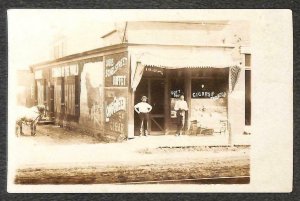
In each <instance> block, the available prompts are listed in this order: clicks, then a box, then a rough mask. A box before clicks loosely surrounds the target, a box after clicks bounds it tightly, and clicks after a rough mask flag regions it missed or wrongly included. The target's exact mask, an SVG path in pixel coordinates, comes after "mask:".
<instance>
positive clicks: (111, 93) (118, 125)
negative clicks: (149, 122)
mask: <svg viewBox="0 0 300 201" xmlns="http://www.w3.org/2000/svg"><path fill="white" fill-rule="evenodd" d="M127 112H128V111H127V88H126V89H124V88H123V89H122V88H113V89H111V88H110V89H107V88H106V89H105V109H104V113H105V133H107V134H109V135H110V136H112V137H114V138H119V137H125V136H127Z"/></svg>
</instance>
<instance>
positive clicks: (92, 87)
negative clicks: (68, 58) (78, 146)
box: [80, 62, 104, 130]
mask: <svg viewBox="0 0 300 201" xmlns="http://www.w3.org/2000/svg"><path fill="white" fill-rule="evenodd" d="M103 67H104V65H103V62H94V63H93V62H91V63H85V64H84V66H83V69H82V72H81V75H80V77H81V82H80V84H81V89H80V123H81V124H84V125H85V126H87V127H90V128H93V129H97V130H103V127H104V120H103V119H104V94H103V93H104V88H103V84H104V70H103Z"/></svg>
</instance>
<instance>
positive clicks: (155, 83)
mask: <svg viewBox="0 0 300 201" xmlns="http://www.w3.org/2000/svg"><path fill="white" fill-rule="evenodd" d="M142 96H147V97H148V101H147V102H148V103H149V104H150V105H151V106H152V111H151V112H150V115H149V117H150V121H149V128H148V130H149V132H150V135H162V134H165V120H166V119H165V98H164V97H165V79H164V78H144V77H143V78H142V79H141V81H140V83H139V85H138V87H137V90H136V92H135V102H134V104H137V103H139V102H140V101H141V97H142ZM134 126H135V129H134V130H135V135H136V136H137V135H139V127H140V119H139V116H138V114H137V113H136V112H135V114H134Z"/></svg>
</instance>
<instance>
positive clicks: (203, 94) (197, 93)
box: [192, 91, 216, 98]
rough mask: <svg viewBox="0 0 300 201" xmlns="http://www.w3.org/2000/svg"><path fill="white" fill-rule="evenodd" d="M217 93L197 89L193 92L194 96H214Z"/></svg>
mask: <svg viewBox="0 0 300 201" xmlns="http://www.w3.org/2000/svg"><path fill="white" fill-rule="evenodd" d="M215 94H216V93H215V92H214V91H197V92H193V93H192V98H212V97H214V95H215Z"/></svg>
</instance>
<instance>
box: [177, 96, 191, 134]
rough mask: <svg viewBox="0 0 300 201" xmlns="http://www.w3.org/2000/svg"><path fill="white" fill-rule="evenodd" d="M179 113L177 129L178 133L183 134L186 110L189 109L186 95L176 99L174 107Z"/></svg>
mask: <svg viewBox="0 0 300 201" xmlns="http://www.w3.org/2000/svg"><path fill="white" fill-rule="evenodd" d="M174 109H175V111H176V115H177V131H176V135H177V136H180V135H182V131H183V128H184V124H185V112H186V111H188V106H187V102H186V101H185V100H184V96H183V95H181V96H180V100H178V101H176V103H175V107H174Z"/></svg>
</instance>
